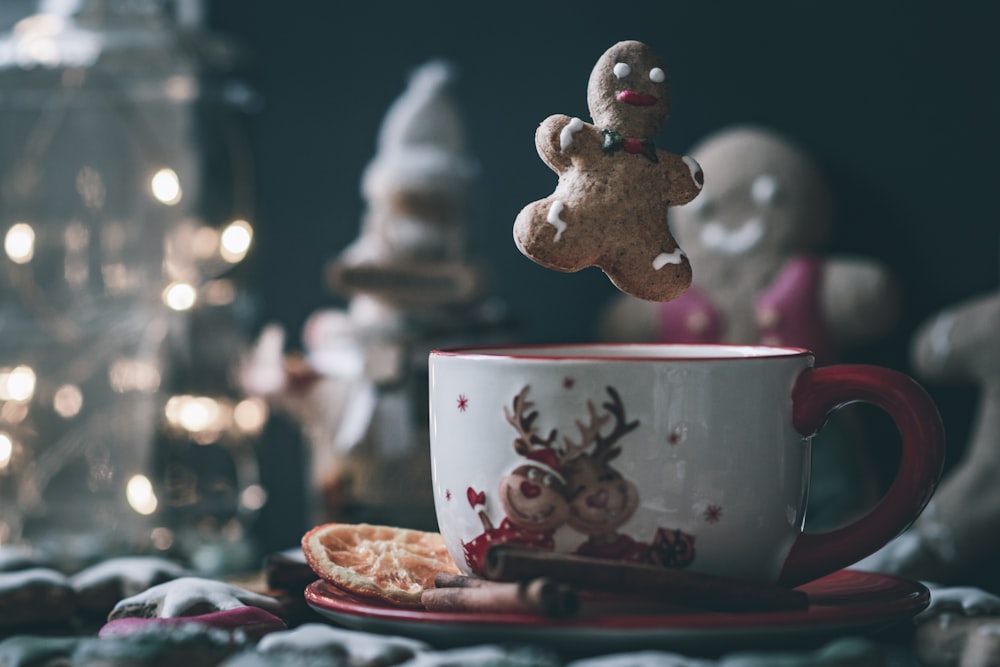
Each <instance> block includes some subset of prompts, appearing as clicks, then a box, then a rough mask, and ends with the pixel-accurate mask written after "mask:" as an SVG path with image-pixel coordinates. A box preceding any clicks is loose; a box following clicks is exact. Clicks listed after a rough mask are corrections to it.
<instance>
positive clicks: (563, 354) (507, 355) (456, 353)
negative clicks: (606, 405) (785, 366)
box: [430, 343, 813, 362]
mask: <svg viewBox="0 0 1000 667" xmlns="http://www.w3.org/2000/svg"><path fill="white" fill-rule="evenodd" d="M596 350H605V351H607V352H608V353H606V354H600V353H595V351H596ZM628 350H633V351H634V353H629V352H628ZM588 351H589V352H588ZM653 351H655V353H653ZM682 351H683V353H682ZM430 354H431V356H439V357H462V358H472V357H476V358H487V359H512V360H513V359H516V360H528V361H531V360H538V361H643V362H653V361H739V360H747V359H790V358H795V357H812V356H813V353H812V352H811V351H810V350H807V349H806V348H802V347H794V346H786V345H736V344H730V343H537V344H536V343H520V344H512V345H481V346H460V347H448V348H440V349H436V350H432V351H431V353H430Z"/></svg>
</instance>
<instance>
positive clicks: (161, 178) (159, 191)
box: [149, 169, 183, 206]
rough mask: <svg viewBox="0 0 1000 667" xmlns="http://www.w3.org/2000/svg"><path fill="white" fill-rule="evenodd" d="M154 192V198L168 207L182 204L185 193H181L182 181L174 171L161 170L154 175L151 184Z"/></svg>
mask: <svg viewBox="0 0 1000 667" xmlns="http://www.w3.org/2000/svg"><path fill="white" fill-rule="evenodd" d="M149 185H150V188H151V189H152V191H153V196H154V197H156V199H157V200H158V201H159V202H160V203H163V204H166V205H167V206H173V205H174V204H177V203H179V202H180V200H181V197H182V196H183V192H182V191H181V181H180V179H179V178H177V172H175V171H174V170H173V169H160V170H159V171H158V172H156V173H155V174H153V178H152V179H151V180H150V182H149Z"/></svg>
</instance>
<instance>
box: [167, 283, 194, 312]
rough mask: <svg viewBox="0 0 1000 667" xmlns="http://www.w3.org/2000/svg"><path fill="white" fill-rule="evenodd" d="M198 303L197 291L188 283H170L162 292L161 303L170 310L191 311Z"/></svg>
mask: <svg viewBox="0 0 1000 667" xmlns="http://www.w3.org/2000/svg"><path fill="white" fill-rule="evenodd" d="M197 301H198V291H197V290H196V289H195V288H194V285H191V284H189V283H170V284H169V285H167V289H165V290H163V303H165V304H167V307H168V308H170V309H171V310H177V311H184V310H191V308H193V307H194V304H195V303H197Z"/></svg>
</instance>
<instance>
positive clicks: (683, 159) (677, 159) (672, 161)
mask: <svg viewBox="0 0 1000 667" xmlns="http://www.w3.org/2000/svg"><path fill="white" fill-rule="evenodd" d="M657 154H658V155H659V158H660V161H661V162H665V163H666V164H667V165H668V167H669V169H668V174H669V175H668V177H667V202H668V203H669V205H670V206H683V205H684V204H686V203H688V202H689V201H691V200H692V199H694V198H695V197H697V196H698V193H699V192H701V188H702V186H703V185H704V184H705V175H704V174H703V173H702V171H701V166H700V165H699V164H698V163H697V162H695V160H694V158H692V157H688V156H687V155H674V154H673V153H665V152H663V151H657Z"/></svg>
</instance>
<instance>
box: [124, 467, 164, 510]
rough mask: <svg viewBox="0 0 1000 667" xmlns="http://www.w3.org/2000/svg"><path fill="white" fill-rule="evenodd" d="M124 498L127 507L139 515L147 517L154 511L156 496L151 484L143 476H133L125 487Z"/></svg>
mask: <svg viewBox="0 0 1000 667" xmlns="http://www.w3.org/2000/svg"><path fill="white" fill-rule="evenodd" d="M125 498H126V499H127V500H128V504H129V506H130V507H131V508H132V509H134V510H135V511H136V512H138V513H139V514H142V515H143V516H147V515H149V514H152V513H153V512H155V511H156V506H157V504H158V503H157V500H156V494H155V493H153V483H152V482H150V481H149V478H148V477H146V476H145V475H133V476H132V477H130V478H129V480H128V484H126V485H125Z"/></svg>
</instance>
